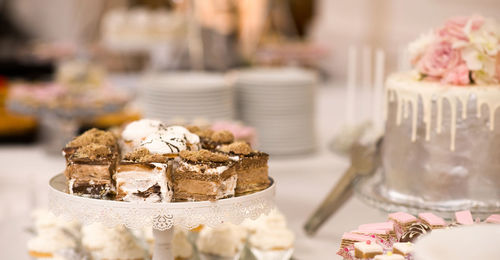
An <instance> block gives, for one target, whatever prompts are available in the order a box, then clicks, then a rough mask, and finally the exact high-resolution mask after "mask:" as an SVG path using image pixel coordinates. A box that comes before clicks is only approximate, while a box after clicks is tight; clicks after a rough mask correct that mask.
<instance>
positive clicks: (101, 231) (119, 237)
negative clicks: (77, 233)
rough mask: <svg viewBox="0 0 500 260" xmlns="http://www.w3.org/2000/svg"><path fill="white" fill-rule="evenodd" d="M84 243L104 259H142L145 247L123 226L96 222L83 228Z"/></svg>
mask: <svg viewBox="0 0 500 260" xmlns="http://www.w3.org/2000/svg"><path fill="white" fill-rule="evenodd" d="M82 235H83V237H82V245H83V246H84V247H85V248H87V249H88V250H91V251H93V252H94V253H95V254H96V255H98V256H99V257H100V258H102V259H142V258H143V257H144V255H145V251H144V249H143V248H142V247H141V246H140V245H139V244H138V243H137V242H136V240H135V239H134V237H133V235H132V233H131V232H130V231H129V230H127V229H126V228H125V227H123V226H116V227H113V228H107V227H106V226H103V225H102V224H99V223H94V224H91V225H88V226H84V227H83V228H82Z"/></svg>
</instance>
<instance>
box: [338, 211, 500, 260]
mask: <svg viewBox="0 0 500 260" xmlns="http://www.w3.org/2000/svg"><path fill="white" fill-rule="evenodd" d="M418 216H419V219H417V218H415V217H414V216H413V215H410V214H407V213H403V212H397V213H392V214H389V218H390V219H391V220H392V221H394V223H395V222H397V223H395V224H394V226H398V225H402V226H404V227H405V230H406V231H405V232H404V233H403V234H402V235H401V236H400V237H399V238H398V240H394V239H389V240H383V241H382V240H381V239H380V238H381V237H384V236H385V234H386V232H390V231H389V230H391V229H392V227H393V225H391V224H392V223H393V222H382V223H370V224H363V225H360V226H359V227H358V229H357V230H354V231H351V232H349V233H344V234H343V236H342V241H341V244H340V248H339V250H338V251H337V255H340V256H341V257H343V258H344V259H366V258H369V259H382V260H385V259H388V260H391V259H405V260H411V259H415V252H414V251H415V244H414V243H418V241H419V240H420V238H421V237H422V236H426V235H427V234H429V233H431V232H432V233H434V232H438V233H443V232H449V231H450V230H451V229H453V228H456V227H458V226H461V225H471V224H470V223H472V225H474V224H475V223H477V224H480V223H495V224H500V215H491V216H489V217H488V218H487V219H485V220H484V221H483V222H481V221H480V220H479V219H476V220H475V221H473V217H472V215H471V213H470V211H458V212H455V216H456V222H453V223H447V222H445V221H444V220H443V219H442V218H441V217H439V216H436V215H434V214H430V213H420V214H418ZM398 223H399V224H398ZM408 223H411V224H408ZM431 226H433V227H434V228H437V229H434V230H433V229H432V228H431ZM457 239H460V238H457ZM371 244H375V246H372V247H373V248H375V247H377V248H378V247H379V246H380V247H382V248H383V252H384V254H383V255H382V254H379V255H376V256H375V257H373V255H368V254H367V253H369V252H371V251H370V250H368V248H369V246H368V245H371ZM417 247H418V245H417ZM436 249H439V246H438V247H436ZM419 259H420V258H419ZM467 259H469V258H467Z"/></svg>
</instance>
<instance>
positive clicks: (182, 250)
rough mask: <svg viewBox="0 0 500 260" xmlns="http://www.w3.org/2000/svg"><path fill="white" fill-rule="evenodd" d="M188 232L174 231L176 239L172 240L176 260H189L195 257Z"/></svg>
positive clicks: (178, 229)
mask: <svg viewBox="0 0 500 260" xmlns="http://www.w3.org/2000/svg"><path fill="white" fill-rule="evenodd" d="M187 235H188V233H187V231H185V230H183V229H182V228H177V227H176V228H175V229H174V239H173V240H172V251H173V254H174V259H175V260H187V259H191V257H192V256H193V246H192V245H191V243H190V242H189V240H188V237H187Z"/></svg>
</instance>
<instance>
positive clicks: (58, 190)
mask: <svg viewBox="0 0 500 260" xmlns="http://www.w3.org/2000/svg"><path fill="white" fill-rule="evenodd" d="M270 181H271V185H270V186H269V187H268V188H267V189H265V190H262V191H258V192H255V193H252V194H248V195H243V196H239V197H234V198H228V199H221V200H218V201H215V202H211V201H200V202H173V203H148V202H140V203H136V202H123V201H113V200H100V199H92V198H86V197H81V196H76V195H71V194H68V193H66V189H67V185H66V179H65V177H64V175H63V174H58V175H56V176H54V177H53V178H52V179H51V180H50V181H49V190H50V191H49V207H50V210H51V211H52V212H53V213H54V214H55V215H60V216H64V217H66V218H73V219H77V220H79V221H81V222H82V223H84V224H90V223H93V222H100V223H102V224H104V225H106V226H110V227H111V226H115V225H124V226H125V227H127V228H131V229H138V228H142V227H146V226H152V227H153V233H154V236H155V249H154V255H153V259H154V260H159V259H162V260H164V259H173V256H172V252H171V249H172V247H171V240H172V237H173V229H172V227H173V226H174V225H176V226H182V227H184V228H187V229H192V228H195V227H197V226H199V225H206V226H211V227H214V226H217V225H219V224H221V223H224V222H231V223H233V224H240V223H241V222H243V220H245V219H247V218H250V219H254V220H255V219H256V218H257V217H259V216H260V215H262V214H267V213H269V212H270V211H271V209H273V208H274V196H275V193H276V184H275V182H274V180H273V179H272V178H270Z"/></svg>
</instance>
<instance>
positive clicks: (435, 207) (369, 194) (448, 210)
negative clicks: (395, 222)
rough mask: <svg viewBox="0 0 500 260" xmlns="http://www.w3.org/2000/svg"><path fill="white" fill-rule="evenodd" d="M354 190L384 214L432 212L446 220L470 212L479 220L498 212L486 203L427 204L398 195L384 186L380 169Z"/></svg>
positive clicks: (492, 205) (467, 201) (499, 208)
mask: <svg viewBox="0 0 500 260" xmlns="http://www.w3.org/2000/svg"><path fill="white" fill-rule="evenodd" d="M354 190H355V192H356V194H357V195H358V196H359V197H360V198H361V199H362V200H363V201H364V202H365V203H367V204H368V205H370V206H373V207H376V208H378V209H381V210H383V211H386V212H396V211H404V212H408V213H411V214H418V213H419V212H423V211H433V212H437V213H439V215H441V216H443V217H444V218H448V219H451V218H452V217H453V214H454V212H456V211H460V210H470V211H471V212H472V214H474V216H477V217H479V218H486V217H487V216H489V215H491V214H495V213H498V212H500V205H497V204H491V203H487V202H480V201H471V200H464V201H461V203H446V202H441V203H439V202H427V201H423V200H421V199H417V198H413V197H409V196H406V195H403V194H399V193H397V192H395V191H392V190H391V189H389V188H388V187H386V185H385V184H384V172H383V169H382V167H379V169H377V171H376V172H375V174H373V175H372V176H368V177H364V178H362V179H360V180H359V181H357V182H356V184H355V186H354Z"/></svg>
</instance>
